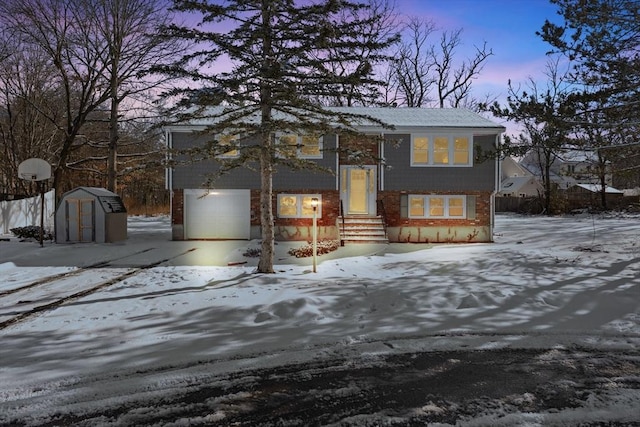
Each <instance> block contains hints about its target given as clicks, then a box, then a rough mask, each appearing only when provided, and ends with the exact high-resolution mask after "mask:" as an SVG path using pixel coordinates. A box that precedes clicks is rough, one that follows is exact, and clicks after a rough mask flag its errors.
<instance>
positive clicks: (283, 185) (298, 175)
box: [273, 135, 336, 190]
mask: <svg viewBox="0 0 640 427" xmlns="http://www.w3.org/2000/svg"><path fill="white" fill-rule="evenodd" d="M335 148H336V137H335V135H325V136H324V137H323V149H325V151H324V152H323V155H322V159H310V160H311V161H313V162H315V163H317V164H318V166H320V167H322V168H328V169H330V170H331V171H332V172H331V173H329V172H322V171H319V170H310V169H302V170H295V171H294V170H291V169H289V168H287V167H281V166H278V167H277V169H276V173H275V174H273V188H274V190H305V189H309V190H335V189H336V177H335V173H336V172H335V170H336V152H335Z"/></svg>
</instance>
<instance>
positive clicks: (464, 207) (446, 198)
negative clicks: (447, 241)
mask: <svg viewBox="0 0 640 427" xmlns="http://www.w3.org/2000/svg"><path fill="white" fill-rule="evenodd" d="M413 198H421V199H423V206H424V215H411V199H413ZM432 198H434V199H444V215H443V216H431V215H429V202H430V199H432ZM460 198H461V199H462V215H461V216H450V215H449V200H450V199H460ZM407 204H408V206H407V214H408V217H409V218H413V219H424V218H429V219H467V196H464V195H458V194H451V195H444V194H442V195H440V194H409V195H408V199H407Z"/></svg>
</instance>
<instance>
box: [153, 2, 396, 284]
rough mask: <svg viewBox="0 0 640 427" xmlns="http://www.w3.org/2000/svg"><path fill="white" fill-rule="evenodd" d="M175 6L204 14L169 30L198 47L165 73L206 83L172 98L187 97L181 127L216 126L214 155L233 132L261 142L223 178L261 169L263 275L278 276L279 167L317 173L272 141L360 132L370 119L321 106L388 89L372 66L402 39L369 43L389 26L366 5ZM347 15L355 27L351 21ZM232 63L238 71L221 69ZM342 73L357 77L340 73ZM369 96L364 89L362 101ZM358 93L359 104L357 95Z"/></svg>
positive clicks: (229, 164)
mask: <svg viewBox="0 0 640 427" xmlns="http://www.w3.org/2000/svg"><path fill="white" fill-rule="evenodd" d="M174 9H175V10H177V11H179V12H182V13H190V14H195V16H197V17H198V21H199V22H198V24H197V25H193V26H189V25H171V26H169V27H167V28H166V29H165V34H166V36H167V37H172V38H178V39H182V40H187V41H192V42H194V43H195V45H194V48H193V50H192V51H191V52H189V53H187V54H185V55H184V56H183V57H182V58H180V59H179V60H178V61H176V62H175V63H173V64H170V65H167V66H165V67H162V68H161V69H160V71H162V72H164V73H169V74H171V75H174V76H180V77H186V78H190V79H192V80H193V81H195V82H196V83H197V84H199V86H198V87H180V88H176V89H175V90H173V91H171V92H170V93H168V95H171V96H179V97H180V99H181V101H180V102H179V103H178V107H180V108H183V109H184V110H183V114H181V115H180V116H179V118H180V119H181V120H186V121H188V120H193V119H195V118H199V119H203V118H204V119H209V120H208V121H209V122H210V123H212V124H211V126H209V128H208V129H207V132H208V133H209V134H210V135H212V136H213V137H212V140H211V143H210V144H208V147H206V150H205V151H206V152H207V153H209V154H210V155H215V154H220V153H224V152H225V151H228V150H229V147H228V146H226V147H225V146H223V144H221V143H220V141H217V140H216V139H215V135H219V134H221V133H223V132H224V131H225V130H226V131H228V129H235V130H236V131H237V132H238V133H240V134H242V135H244V136H246V137H251V138H254V139H256V140H257V141H259V144H257V145H253V146H251V145H246V146H245V145H241V146H240V147H239V150H240V155H239V156H238V157H237V158H235V159H232V160H227V161H223V164H222V167H221V171H222V172H224V171H226V170H229V169H231V168H235V167H238V166H241V165H246V164H247V163H252V162H254V163H256V164H259V168H260V177H261V194H260V223H261V228H262V236H261V237H262V251H261V258H260V261H259V264H258V272H262V273H273V272H274V270H273V252H274V228H273V206H272V193H273V189H272V175H273V173H274V168H275V166H276V165H277V164H284V165H286V166H289V167H293V168H306V167H312V166H313V165H312V163H311V162H305V161H301V160H299V159H296V158H294V156H291V155H290V154H289V153H288V150H287V147H285V146H283V142H280V141H278V140H276V139H274V137H273V135H274V134H275V132H276V131H278V132H287V131H289V132H295V133H305V134H315V135H322V134H325V133H328V132H331V131H332V132H335V128H336V127H340V128H342V129H343V130H344V131H353V126H351V124H352V123H353V120H356V119H358V118H360V119H362V118H363V117H360V116H356V115H353V114H349V113H345V112H338V111H336V110H330V109H328V108H326V107H323V106H321V105H319V104H318V102H317V101H315V102H314V99H315V100H317V99H318V97H323V98H327V99H328V98H339V97H340V96H342V95H344V94H341V93H339V91H340V90H344V88H352V87H354V85H360V84H361V85H366V87H368V88H370V87H371V85H377V84H379V82H377V81H376V80H375V79H374V78H373V67H374V65H375V64H376V63H377V62H378V61H383V60H385V59H387V58H386V57H385V56H384V54H383V52H384V49H385V48H387V47H388V46H390V45H391V44H392V43H393V42H394V41H395V38H394V37H382V36H381V37H380V38H376V37H367V38H363V37H361V36H362V34H361V33H360V32H359V31H358V29H359V28H362V26H363V25H366V24H367V22H370V23H373V22H375V21H376V20H378V19H380V17H379V15H377V14H376V13H375V12H372V10H373V9H370V8H369V6H368V4H367V2H357V1H355V2H354V1H347V0H323V1H315V2H306V1H299V2H296V1H293V0H235V1H227V2H215V1H207V0H175V2H174ZM345 12H348V13H345ZM345 16H349V17H350V20H345V19H342V18H343V17H345ZM363 44H366V46H363ZM363 47H366V49H367V51H368V52H369V54H368V56H367V61H364V62H363V61H362V57H361V56H360V54H359V52H361V51H362V48H363ZM336 64H340V67H336V66H335V65H336ZM225 66H226V67H227V69H229V68H230V69H229V70H228V71H218V70H219V69H220V68H216V67H225ZM337 69H340V70H349V72H347V73H345V72H342V73H340V74H338V73H336V72H335V71H334V70H337ZM368 95H369V94H368V93H367V92H366V91H363V92H362V95H361V97H362V101H363V102H364V101H365V97H366V96H368ZM349 96H350V97H351V99H352V100H353V102H354V103H356V102H357V100H358V99H357V98H358V93H357V91H355V92H354V91H351V92H350V93H349ZM360 105H363V104H362V103H361V104H360ZM214 106H217V108H212V107H214ZM368 119H369V120H372V121H374V122H375V120H373V119H372V118H368ZM380 124H382V123H380Z"/></svg>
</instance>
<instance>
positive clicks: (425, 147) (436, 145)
mask: <svg viewBox="0 0 640 427" xmlns="http://www.w3.org/2000/svg"><path fill="white" fill-rule="evenodd" d="M471 141H472V137H471V136H470V135H412V136H411V166H472V165H473V162H472V156H471V154H472V144H471Z"/></svg>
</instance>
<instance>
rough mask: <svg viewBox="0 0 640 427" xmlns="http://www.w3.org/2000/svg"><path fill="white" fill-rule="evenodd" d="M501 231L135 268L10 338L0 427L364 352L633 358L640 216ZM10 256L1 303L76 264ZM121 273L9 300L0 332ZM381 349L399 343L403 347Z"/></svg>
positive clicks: (506, 219) (507, 223)
mask: <svg viewBox="0 0 640 427" xmlns="http://www.w3.org/2000/svg"><path fill="white" fill-rule="evenodd" d="M168 229H169V223H168V220H167V219H166V218H162V219H160V220H158V219H154V220H148V219H146V218H132V219H131V220H130V230H133V231H134V234H135V233H138V235H140V236H142V235H144V234H145V233H148V234H149V235H150V236H152V235H162V236H164V234H162V233H164V232H165V231H167V230H168ZM495 232H496V235H495V243H492V244H459V245H433V246H428V245H411V244H391V245H384V246H375V247H371V249H370V252H369V253H367V254H365V255H359V256H352V252H349V249H348V248H341V249H340V250H339V251H338V252H337V253H333V254H331V255H328V256H322V257H321V258H320V260H321V262H320V264H319V266H318V273H312V272H310V268H309V264H310V260H309V259H306V260H297V259H290V258H287V256H286V255H285V254H283V253H280V254H279V255H277V259H278V261H277V263H278V264H277V266H276V269H277V271H278V272H277V274H273V275H261V274H254V267H253V266H252V264H253V263H254V260H252V259H249V260H247V261H248V263H247V264H243V265H239V266H222V265H221V266H207V265H201V264H203V263H197V264H199V265H169V266H162V265H161V266H158V267H154V268H151V269H146V270H143V271H140V272H138V273H137V274H135V275H132V276H130V277H128V278H126V279H125V280H123V281H120V282H117V283H114V284H112V285H110V286H108V287H105V288H104V289H102V290H100V291H98V292H95V293H92V294H90V295H88V296H86V297H83V298H79V299H76V300H73V301H70V302H68V303H66V304H64V305H61V306H60V307H58V308H56V309H53V310H51V311H45V312H42V313H40V314H39V315H37V316H34V317H31V318H28V319H25V320H24V321H21V322H17V323H15V324H13V325H11V326H8V327H6V328H5V329H3V330H1V331H0V343H1V344H0V384H1V386H0V424H1V423H2V422H3V421H4V422H7V420H10V419H12V417H14V418H15V417H17V418H19V419H22V420H25V421H27V422H31V423H33V424H38V423H41V422H44V421H46V419H47V418H46V417H47V416H49V415H50V414H52V413H53V411H54V410H55V411H59V412H62V413H64V412H65V411H73V412H75V413H82V411H86V410H89V409H90V408H91V407H92V406H95V405H101V404H104V403H105V402H110V403H113V402H114V401H117V400H118V399H122V400H126V399H127V396H133V395H140V394H144V393H147V394H149V395H153V393H161V392H160V391H156V390H160V389H163V390H164V389H166V388H167V387H169V388H170V386H171V384H176V386H179V385H180V384H192V383H194V382H197V381H198V378H199V377H200V376H203V375H206V376H208V377H211V376H215V375H216V374H219V373H224V372H231V371H234V370H241V369H245V368H247V367H257V366H277V365H279V364H284V363H289V362H299V361H304V360H312V359H314V358H318V357H322V356H323V355H324V356H326V357H332V355H334V354H335V355H336V356H338V355H340V354H342V355H344V354H349V352H350V351H354V349H359V351H360V350H361V351H367V352H374V353H375V352H384V351H388V352H389V351H396V352H398V351H405V352H409V351H414V350H420V351H423V350H428V351H433V350H453V349H466V350H472V349H491V348H502V347H511V348H531V347H535V348H563V347H568V346H572V345H579V346H581V347H584V348H596V349H607V348H610V349H637V348H638V344H640V216H632V215H622V214H608V215H606V214H603V215H595V216H592V215H588V214H583V215H576V216H566V217H549V218H547V217H526V216H517V215H498V217H497V221H496V230H495ZM158 233H160V234H158ZM146 241H147V242H149V241H150V242H153V239H147V240H146ZM182 243H183V242H166V241H164V240H163V241H161V242H160V241H159V243H158V245H162V247H166V248H170V247H171V245H179V244H182ZM152 244H153V243H152ZM209 244H210V245H215V243H211V242H209ZM2 245H3V243H1V242H0V295H2V293H3V291H7V290H10V289H15V288H17V287H19V286H23V285H25V284H29V283H32V282H35V281H37V280H41V279H42V278H43V277H46V276H50V275H55V274H60V273H61V272H66V271H72V270H74V269H75V268H76V267H75V266H76V265H78V262H79V259H78V258H74V259H69V260H68V261H69V262H68V265H67V266H64V265H60V264H59V263H56V264H55V267H54V266H52V265H53V264H52V265H47V262H46V257H47V256H51V257H52V259H59V257H60V256H62V255H61V254H64V253H68V251H69V250H70V249H69V245H53V244H49V245H47V246H45V248H41V249H40V251H39V252H38V257H41V258H40V259H39V264H40V265H41V266H25V265H21V263H20V262H17V261H16V260H13V261H9V262H5V261H7V260H11V259H12V253H13V251H22V250H23V249H22V248H24V247H25V245H34V243H17V242H15V241H14V242H10V243H4V246H2ZM19 245H23V246H19ZM243 245H245V246H249V245H253V246H255V242H245V243H243ZM74 247H75V248H78V247H81V245H75V246H74ZM209 247H210V248H211V247H215V246H209ZM122 248H126V245H124V246H119V247H115V249H116V250H115V251H114V247H113V246H109V245H105V249H104V251H105V253H107V252H109V251H113V252H114V253H116V252H118V251H119V252H122ZM220 248H227V246H225V244H224V243H222V242H221V243H220ZM167 250H168V249H167ZM224 250H227V249H224ZM65 251H66V252H65ZM74 253H75V254H76V255H78V254H79V253H80V251H77V250H76V251H75V252H74ZM341 254H342V255H341ZM235 256H236V257H237V254H236V255H235ZM56 257H57V258H56ZM174 264H175V263H174ZM127 268H128V267H126V266H123V267H118V268H117V269H115V270H114V269H113V268H112V269H110V268H102V269H101V268H98V269H93V270H91V271H90V275H91V279H89V276H87V275H86V272H85V273H84V274H79V275H78V276H70V277H67V278H65V279H64V280H63V281H57V282H56V288H55V289H52V286H47V285H43V286H36V287H33V288H31V289H29V290H28V291H24V292H18V293H13V294H10V295H4V296H2V297H0V322H2V321H4V320H6V319H8V318H10V317H11V316H14V315H16V314H17V313H21V312H24V310H25V309H24V307H28V308H31V307H34V306H37V305H38V304H39V303H47V302H49V301H50V300H51V299H52V298H54V297H53V296H52V295H58V294H60V293H65V292H67V289H68V290H69V292H68V293H72V292H76V291H77V289H78V288H82V287H87V286H91V283H93V281H96V280H98V281H99V280H100V279H101V278H103V279H106V278H108V277H110V275H113V274H120V273H122V272H124V271H127ZM382 340H385V342H388V341H389V340H395V341H394V342H395V343H396V344H395V345H394V346H393V347H394V349H393V350H391V349H390V348H389V347H387V346H383V345H378V344H379V343H380V342H382ZM209 361H216V363H203V362H209ZM205 365H206V366H205ZM143 372H144V373H145V375H144V376H142V374H141V373H143ZM97 384H100V387H97V386H96V385H97ZM610 400H611V402H612V403H611V405H614V406H615V407H616V408H617V407H620V409H619V414H620V417H621V418H620V419H621V420H622V421H625V420H627V421H628V420H629V419H633V417H634V416H635V415H634V414H640V390H631V391H630V390H620V391H619V393H616V391H615V390H612V391H611V394H610ZM623 408H624V409H623ZM588 409H589V408H586V409H585V410H588ZM591 409H593V408H591ZM572 411H574V412H575V411H576V410H575V409H572ZM546 415H547V418H545V419H546V420H550V419H551V420H553V419H554V417H557V419H566V418H567V417H568V415H567V413H564V414H563V411H558V412H557V413H556V414H555V415H554V414H546ZM512 417H513V415H512ZM549 417H550V418H549ZM639 418H640V417H639ZM511 419H513V418H511ZM528 419H529V418H528Z"/></svg>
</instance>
